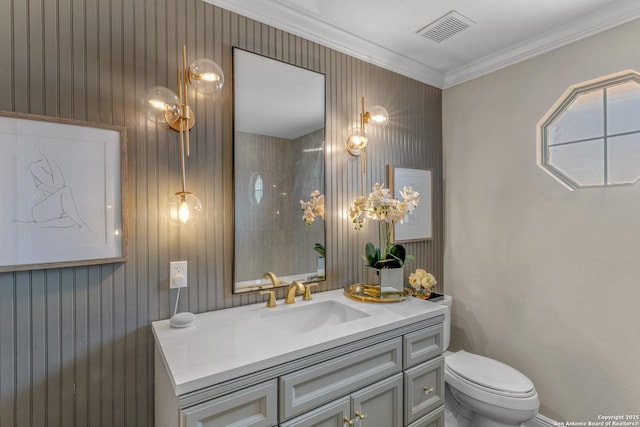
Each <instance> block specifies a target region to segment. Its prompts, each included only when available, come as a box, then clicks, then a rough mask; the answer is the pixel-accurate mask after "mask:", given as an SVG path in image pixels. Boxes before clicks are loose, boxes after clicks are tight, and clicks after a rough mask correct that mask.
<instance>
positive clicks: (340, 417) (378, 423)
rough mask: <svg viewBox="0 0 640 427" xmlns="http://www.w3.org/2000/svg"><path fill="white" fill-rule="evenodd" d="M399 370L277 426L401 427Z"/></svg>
mask: <svg viewBox="0 0 640 427" xmlns="http://www.w3.org/2000/svg"><path fill="white" fill-rule="evenodd" d="M401 408H402V374H400V373H398V374H396V375H393V376H392V377H389V378H387V379H384V380H382V381H379V382H377V383H375V384H372V385H370V386H369V387H365V388H363V389H362V390H358V391H357V392H355V393H352V394H351V395H350V396H346V397H343V398H341V399H338V400H336V401H334V402H331V403H329V404H327V405H324V406H322V407H320V408H318V409H315V410H313V411H310V412H308V413H306V414H303V415H300V416H298V417H296V418H294V419H292V420H289V421H287V422H284V423H282V424H280V427H342V426H344V427H348V426H349V425H350V424H349V423H352V424H353V425H357V426H361V427H402V425H403V424H402V409H401Z"/></svg>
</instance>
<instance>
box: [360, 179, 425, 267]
mask: <svg viewBox="0 0 640 427" xmlns="http://www.w3.org/2000/svg"><path fill="white" fill-rule="evenodd" d="M400 195H401V196H402V200H398V199H394V198H393V197H391V191H390V190H389V189H388V188H384V187H383V186H382V185H381V184H378V183H376V185H375V186H374V187H373V191H372V192H371V193H369V196H367V197H365V196H361V197H359V198H357V199H356V200H355V201H354V202H353V204H352V205H351V206H350V207H349V217H350V218H351V221H352V222H353V225H354V227H355V229H356V230H361V229H362V227H363V225H364V223H365V222H366V221H367V220H370V219H371V220H375V221H378V224H379V238H380V247H379V248H378V247H376V246H375V245H374V244H373V243H371V242H369V243H367V245H366V246H365V255H364V257H363V258H364V259H365V261H367V263H368V265H370V266H371V267H374V268H397V267H402V265H403V264H404V262H405V261H409V260H411V259H413V257H412V256H411V255H409V256H407V255H406V253H405V249H404V247H403V246H402V245H390V243H389V242H390V241H391V227H390V226H389V225H393V224H396V223H401V224H402V223H403V222H404V221H406V220H407V218H408V216H409V215H411V214H412V213H413V211H414V210H415V208H416V207H417V206H418V202H419V201H420V194H419V193H418V192H417V191H414V190H413V189H412V188H411V187H403V189H402V191H400Z"/></svg>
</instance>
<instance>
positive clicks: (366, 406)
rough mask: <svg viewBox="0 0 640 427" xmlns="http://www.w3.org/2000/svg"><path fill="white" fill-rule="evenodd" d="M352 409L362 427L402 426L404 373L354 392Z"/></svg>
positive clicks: (353, 416)
mask: <svg viewBox="0 0 640 427" xmlns="http://www.w3.org/2000/svg"><path fill="white" fill-rule="evenodd" d="M351 409H352V411H353V412H352V414H351V415H352V419H353V420H358V419H359V420H360V427H402V374H397V375H394V376H392V377H390V378H387V379H386V380H382V381H380V382H377V383H375V384H373V385H371V386H369V387H366V388H364V389H362V390H360V391H357V392H355V393H353V394H352V395H351ZM359 415H360V416H359Z"/></svg>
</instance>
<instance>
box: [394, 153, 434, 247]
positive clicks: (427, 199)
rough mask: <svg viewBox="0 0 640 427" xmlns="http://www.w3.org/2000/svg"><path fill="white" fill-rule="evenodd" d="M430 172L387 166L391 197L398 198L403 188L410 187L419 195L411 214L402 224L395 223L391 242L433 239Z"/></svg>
mask: <svg viewBox="0 0 640 427" xmlns="http://www.w3.org/2000/svg"><path fill="white" fill-rule="evenodd" d="M432 172H433V171H432V170H431V169H422V168H411V167H399V166H393V165H388V166H387V175H388V177H387V180H388V182H389V188H390V189H391V191H392V193H393V197H395V198H399V197H400V191H402V188H403V187H409V186H410V187H412V188H413V190H415V191H417V192H418V193H419V194H420V202H419V203H418V206H417V207H416V209H415V211H414V212H413V214H411V215H409V218H408V219H407V221H405V222H404V223H403V224H400V223H397V224H395V225H394V227H393V232H392V233H391V241H392V242H394V243H396V242H413V241H418V240H430V239H433V186H432V185H433V184H432Z"/></svg>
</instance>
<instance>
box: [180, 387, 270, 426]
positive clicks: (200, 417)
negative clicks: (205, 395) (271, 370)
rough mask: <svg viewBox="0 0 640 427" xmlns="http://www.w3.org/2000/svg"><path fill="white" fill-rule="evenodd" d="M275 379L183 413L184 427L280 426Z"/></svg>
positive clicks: (184, 410) (193, 407)
mask: <svg viewBox="0 0 640 427" xmlns="http://www.w3.org/2000/svg"><path fill="white" fill-rule="evenodd" d="M277 387H278V383H277V382H276V380H275V379H273V380H271V381H267V382H264V383H262V384H258V385H255V386H253V387H248V388H246V389H244V390H240V391H237V392H235V393H231V394H228V395H226V396H222V397H219V398H216V399H212V400H210V401H207V402H204V403H200V404H198V405H195V406H192V407H190V408H186V409H183V410H182V426H183V427H219V426H228V425H238V426H240V425H241V426H243V427H271V426H274V425H276V424H277V422H278V420H277V418H278V417H277V409H278V404H277V401H276V398H277V395H278V391H277Z"/></svg>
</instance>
